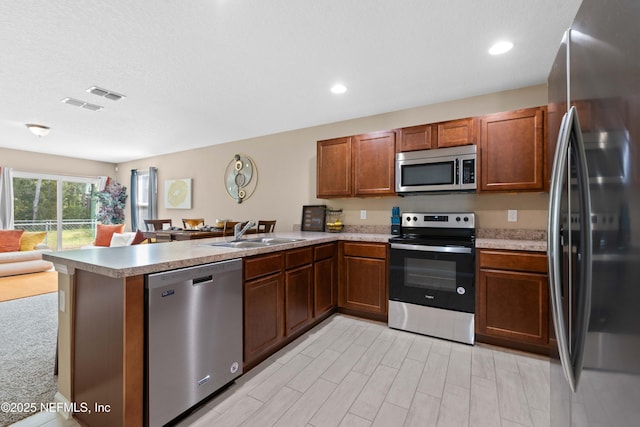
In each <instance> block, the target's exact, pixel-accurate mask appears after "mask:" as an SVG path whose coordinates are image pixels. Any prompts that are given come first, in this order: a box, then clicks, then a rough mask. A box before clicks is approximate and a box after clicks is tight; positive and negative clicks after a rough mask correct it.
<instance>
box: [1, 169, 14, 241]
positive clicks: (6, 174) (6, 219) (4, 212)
mask: <svg viewBox="0 0 640 427" xmlns="http://www.w3.org/2000/svg"><path fill="white" fill-rule="evenodd" d="M12 229H13V169H11V168H8V167H6V166H0V230H12Z"/></svg>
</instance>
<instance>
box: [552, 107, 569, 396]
mask: <svg viewBox="0 0 640 427" xmlns="http://www.w3.org/2000/svg"><path fill="white" fill-rule="evenodd" d="M569 121H570V115H569V113H565V115H564V116H563V117H562V123H561V125H560V133H559V134H558V144H557V147H556V153H555V156H554V159H553V170H552V175H551V186H550V189H549V213H548V217H547V230H548V231H547V262H548V268H549V295H550V296H551V309H552V314H553V324H554V327H555V331H556V340H557V342H558V353H559V355H560V363H561V364H562V370H563V371H564V376H565V377H566V379H567V381H568V382H569V386H570V387H571V390H573V391H575V378H574V375H573V370H572V369H571V368H570V366H571V358H570V356H569V342H568V341H569V337H568V333H567V327H566V325H565V321H564V310H563V307H562V276H561V274H562V269H561V266H560V263H561V261H562V260H561V256H562V247H561V243H560V214H561V212H560V210H561V197H562V184H563V178H564V176H565V175H566V173H567V157H568V151H569V140H570V138H571V128H570V126H569Z"/></svg>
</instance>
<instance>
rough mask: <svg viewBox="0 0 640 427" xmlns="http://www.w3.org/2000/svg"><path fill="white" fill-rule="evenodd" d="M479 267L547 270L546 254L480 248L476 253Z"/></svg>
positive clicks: (536, 271) (532, 270) (535, 271)
mask: <svg viewBox="0 0 640 427" xmlns="http://www.w3.org/2000/svg"><path fill="white" fill-rule="evenodd" d="M478 258H479V265H480V268H495V269H500V270H514V271H529V272H532V273H546V272H547V255H546V254H544V253H540V252H511V251H498V250H495V251H494V250H484V249H483V250H480V253H479V255H478Z"/></svg>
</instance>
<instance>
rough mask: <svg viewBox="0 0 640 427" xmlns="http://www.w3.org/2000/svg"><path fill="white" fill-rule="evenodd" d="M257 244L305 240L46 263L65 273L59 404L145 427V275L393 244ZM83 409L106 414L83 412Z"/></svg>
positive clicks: (183, 246)
mask: <svg viewBox="0 0 640 427" xmlns="http://www.w3.org/2000/svg"><path fill="white" fill-rule="evenodd" d="M254 236H255V237H276V238H282V239H300V240H297V241H294V242H290V243H282V244H276V245H269V246H263V247H252V248H242V249H239V248H230V247H224V246H210V245H208V244H210V243H218V242H225V241H230V240H232V238H216V239H203V240H195V241H177V242H170V243H161V244H151V245H137V246H127V247H115V248H91V249H86V250H76V251H67V252H56V253H51V254H47V255H46V257H45V259H47V260H49V261H51V262H53V263H54V265H55V268H56V270H57V271H58V272H59V293H60V295H59V299H60V304H59V313H58V314H59V316H58V317H59V324H58V327H59V333H58V343H59V344H58V345H59V380H58V390H59V395H58V398H59V399H61V400H67V401H68V402H69V403H73V404H75V405H76V408H77V409H78V412H76V413H75V414H74V416H75V417H76V418H77V419H78V420H79V421H81V422H82V423H84V424H87V425H91V426H101V425H105V426H107V425H123V426H141V425H143V422H144V419H145V405H144V394H145V392H144V390H145V371H146V367H145V275H147V274H151V273H158V272H163V271H168V270H174V269H179V268H185V267H191V266H197V265H202V264H208V263H212V262H218V261H224V260H229V259H234V258H248V257H253V256H255V255H268V254H272V253H275V252H283V251H289V252H290V253H296V251H292V250H298V249H304V248H307V247H309V248H311V247H314V248H315V247H320V246H321V245H323V244H332V243H334V242H338V241H350V242H354V243H356V242H362V244H363V245H364V247H365V248H366V247H367V246H366V245H371V246H374V245H377V246H380V247H386V243H387V241H388V239H389V236H388V235H384V234H358V233H338V234H334V233H313V232H291V233H275V234H263V235H260V234H258V235H252V237H254ZM309 253H311V249H309ZM281 262H282V261H281ZM384 262H386V261H384V260H383V263H384ZM385 265H386V264H385ZM381 271H382V270H381ZM384 271H385V272H386V268H385V269H384ZM287 273H288V272H287ZM385 285H386V283H385ZM381 288H382V287H381ZM385 288H386V287H384V288H382V289H385ZM334 295H335V293H334ZM385 304H386V301H385ZM245 311H246V306H245ZM327 313H329V312H327ZM312 325H313V323H308V324H306V326H305V327H307V326H308V327H311V326H312ZM300 332H302V329H300ZM60 396H62V397H60ZM81 403H86V404H87V405H88V407H89V408H95V407H100V408H108V410H104V411H102V412H97V411H93V410H89V411H84V412H83V411H81V410H80V409H82V407H81V406H80V405H81ZM96 405H98V406H96Z"/></svg>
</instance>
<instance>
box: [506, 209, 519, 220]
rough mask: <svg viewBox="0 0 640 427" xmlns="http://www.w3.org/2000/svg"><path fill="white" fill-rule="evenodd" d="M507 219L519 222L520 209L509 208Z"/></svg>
mask: <svg viewBox="0 0 640 427" xmlns="http://www.w3.org/2000/svg"><path fill="white" fill-rule="evenodd" d="M507 221H509V222H518V211H517V210H515V209H509V210H508V211H507Z"/></svg>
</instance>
